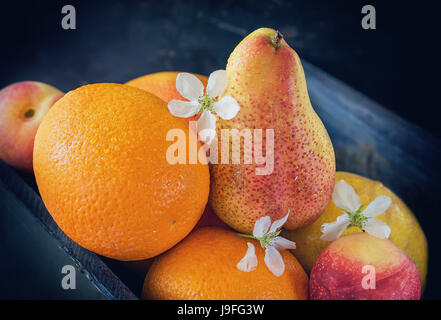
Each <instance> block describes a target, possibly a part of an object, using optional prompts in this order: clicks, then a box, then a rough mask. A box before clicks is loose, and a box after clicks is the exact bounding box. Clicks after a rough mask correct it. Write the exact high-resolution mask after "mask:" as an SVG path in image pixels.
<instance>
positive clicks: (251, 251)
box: [237, 242, 257, 272]
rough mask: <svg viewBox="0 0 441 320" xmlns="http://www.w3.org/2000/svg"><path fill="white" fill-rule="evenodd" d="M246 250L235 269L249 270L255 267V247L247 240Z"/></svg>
mask: <svg viewBox="0 0 441 320" xmlns="http://www.w3.org/2000/svg"><path fill="white" fill-rule="evenodd" d="M247 245H248V250H247V252H246V253H245V256H244V257H243V258H242V260H240V261H239V263H238V264H237V269H239V270H241V271H243V272H250V271H253V270H255V269H256V268H257V257H256V249H255V248H254V245H253V244H252V243H251V242H247Z"/></svg>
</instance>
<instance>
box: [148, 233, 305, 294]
mask: <svg viewBox="0 0 441 320" xmlns="http://www.w3.org/2000/svg"><path fill="white" fill-rule="evenodd" d="M247 242H253V244H254V246H255V248H256V256H257V260H258V265H257V268H256V269H255V270H254V271H251V272H243V271H240V270H239V269H237V267H236V265H237V263H238V262H239V261H240V260H241V259H242V258H243V256H244V255H245V252H246V251H247ZM264 254H265V253H264V250H263V249H262V248H261V247H260V245H259V243H258V242H257V241H254V240H250V239H245V238H242V237H239V236H237V235H236V234H235V233H234V232H233V231H229V230H226V229H222V228H217V227H205V228H201V229H198V230H195V231H194V232H192V233H191V235H190V236H188V237H187V238H185V239H184V240H183V241H182V242H181V243H179V244H178V245H177V246H176V247H174V248H173V249H171V250H170V251H168V252H166V253H165V254H164V255H161V256H160V257H157V258H156V259H155V262H154V263H153V265H152V266H151V268H150V270H149V272H148V274H147V277H146V279H145V282H144V287H143V298H146V299H172V300H175V299H185V300H188V299H204V300H205V299H207V300H211V299H228V300H241V299H251V300H255V299H265V300H267V299H276V300H278V299H280V300H297V299H307V298H308V276H307V275H306V273H305V272H304V271H303V269H302V267H301V266H300V264H299V262H298V261H297V259H296V258H295V257H294V256H293V255H292V254H291V253H290V252H288V251H282V252H281V254H282V257H283V260H284V262H285V272H284V273H283V274H282V275H281V276H280V277H276V276H275V275H273V274H272V273H271V272H270V271H269V270H268V268H267V266H266V265H265V263H264V260H263V259H264Z"/></svg>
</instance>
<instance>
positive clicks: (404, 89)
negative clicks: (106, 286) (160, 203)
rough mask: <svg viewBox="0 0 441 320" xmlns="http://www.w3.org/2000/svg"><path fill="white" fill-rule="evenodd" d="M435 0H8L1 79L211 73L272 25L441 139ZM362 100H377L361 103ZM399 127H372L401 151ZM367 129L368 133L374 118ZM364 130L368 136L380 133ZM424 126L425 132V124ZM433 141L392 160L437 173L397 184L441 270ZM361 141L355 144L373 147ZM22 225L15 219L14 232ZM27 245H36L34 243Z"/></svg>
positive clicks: (67, 85)
mask: <svg viewBox="0 0 441 320" xmlns="http://www.w3.org/2000/svg"><path fill="white" fill-rule="evenodd" d="M429 3H431V2H428V1H418V2H417V3H416V4H413V5H405V4H403V3H402V2H398V1H369V2H367V1H356V0H351V1H286V0H272V1H269V0H268V1H166V0H162V1H121V0H120V1H116V0H109V1H67V0H66V1H44V2H43V1H16V2H13V3H12V2H10V3H8V4H1V5H0V88H2V87H4V86H6V85H8V84H11V83H13V82H16V81H23V80H36V81H42V82H46V83H49V84H51V85H54V86H55V87H58V88H59V89H61V90H63V91H65V92H67V91H69V90H71V89H75V88H76V87H78V86H81V85H84V84H86V83H94V82H120V83H124V82H126V81H128V80H130V79H133V78H135V77H138V76H141V75H144V74H147V73H152V72H158V71H164V70H175V71H188V72H197V73H201V74H206V75H208V74H209V73H210V72H212V71H214V70H216V69H221V68H222V69H223V68H225V64H226V61H227V59H228V56H229V54H230V53H231V51H232V50H233V49H234V47H235V46H236V45H237V43H238V42H239V41H240V40H241V39H242V38H243V37H244V36H246V35H247V34H248V33H250V32H252V31H253V30H255V29H257V28H259V27H262V26H267V27H272V28H276V29H279V30H280V31H281V32H282V33H283V35H284V37H285V38H286V40H287V42H288V43H289V44H290V45H291V46H292V47H293V48H294V49H295V50H296V51H297V52H298V53H299V55H300V56H301V58H302V59H303V60H304V61H308V62H311V63H312V64H314V65H315V66H318V67H319V68H321V69H323V70H325V71H326V72H328V73H329V74H331V75H333V76H335V77H336V78H338V79H340V80H342V81H343V82H345V83H347V84H348V85H350V86H352V87H353V88H355V89H356V90H359V91H361V92H362V93H364V94H365V95H366V96H368V97H370V98H372V99H373V100H375V101H377V102H379V103H380V104H382V105H383V106H384V107H385V108H387V109H389V110H392V111H393V112H395V113H397V114H399V115H400V116H402V117H404V118H406V119H408V120H409V121H410V122H412V123H415V124H417V125H419V126H420V127H423V128H425V129H426V130H427V131H429V132H431V133H432V134H433V135H435V136H436V137H437V139H439V138H440V137H441V126H440V125H439V124H438V123H439V120H438V117H437V115H438V108H439V102H438V101H439V92H441V90H440V89H439V88H438V87H439V82H440V81H439V80H438V74H439V71H440V66H439V65H440V64H439V63H438V60H439V54H440V50H439V33H438V30H439V28H438V22H437V21H438V17H437V14H438V12H437V10H436V7H434V6H433V5H430V4H429ZM67 4H71V5H74V6H75V8H76V13H77V30H63V29H62V28H61V19H62V16H63V15H62V14H61V8H62V7H63V5H67ZM366 4H371V5H374V6H375V8H376V12H377V29H376V30H363V29H362V28H361V19H362V16H363V15H362V14H361V8H362V6H363V5H366ZM316 98H317V97H316ZM326 99H329V98H328V96H326ZM363 105H367V104H366V103H361V104H360V106H363ZM331 111H332V110H327V112H329V113H332V112H331ZM340 112H341V110H340ZM360 113H362V112H360ZM333 115H334V116H335V117H338V116H340V113H338V112H337V110H335V112H334V114H333ZM344 116H345V114H343V117H344ZM351 116H354V115H350V114H348V115H347V118H345V119H347V120H348V121H347V123H348V125H351V123H356V122H351V121H349V120H350V117H351ZM378 117H380V116H378ZM385 118H386V117H385ZM341 122H343V123H344V120H341ZM336 123H337V122H336ZM338 123H340V121H338ZM377 123H378V122H377ZM399 125H400V123H399V122H398V124H397V122H395V124H394V127H393V128H392V129H391V130H390V131H393V132H389V131H387V130H386V129H385V128H379V127H377V126H376V125H374V124H373V125H372V130H373V131H378V132H380V133H381V132H388V133H389V136H387V137H384V138H385V139H386V138H387V139H386V140H387V141H389V140H390V141H392V143H393V139H395V140H396V142H397V143H396V145H394V146H391V145H390V144H388V149H393V150H392V151H393V152H395V151H394V150H395V149H397V147H398V149H400V148H401V147H402V144H403V141H399V140H402V139H406V137H404V138H401V137H398V136H395V135H399V134H400V133H399V132H401V133H402V131H399V130H398V129H402V130H404V129H406V128H407V126H402V127H397V126H399ZM330 129H332V128H331V127H328V130H330ZM334 129H335V128H334ZM359 129H360V132H361V131H363V132H364V130H365V129H366V128H359ZM362 129H363V130H362ZM380 129H381V130H382V131H381V130H380ZM354 130H357V128H355V129H354ZM336 131H337V130H334V133H335V132H336ZM365 131H366V135H369V134H371V133H372V132H368V130H365ZM330 132H331V131H330ZM412 132H414V131H412ZM415 132H417V130H415ZM331 133H332V132H331ZM380 133H379V134H378V135H376V136H375V138H378V140H379V145H381V143H380V142H384V141H380V140H381V138H383V137H382V136H381V134H380ZM394 134H395V135H394ZM410 134H411V135H412V134H413V133H410ZM403 136H405V135H404V134H403ZM420 136H424V135H422V134H420V133H418V137H420ZM357 137H358V136H357ZM424 137H425V136H424ZM409 140H410V139H409ZM428 140H430V141H428V142H427V144H428V145H431V146H434V147H433V148H432V149H424V144H423V143H418V145H420V144H421V148H417V147H414V146H411V148H409V150H420V149H424V151H423V153H422V154H416V155H414V157H413V158H412V157H409V156H408V157H404V158H403V159H401V158H400V159H394V160H395V161H394V163H398V164H399V167H400V168H406V166H405V165H403V164H402V162H403V161H404V162H409V165H408V167H409V168H413V167H416V168H419V167H418V166H415V163H414V162H413V161H410V160H412V159H413V160H415V158H416V159H419V160H420V162H421V163H423V164H424V165H425V168H424V169H427V170H426V171H427V172H429V173H431V174H433V181H430V183H427V184H424V187H423V188H424V189H425V188H428V190H427V192H426V190H421V187H420V189H415V190H414V189H412V181H410V182H409V183H408V185H406V186H399V187H401V188H398V187H396V188H393V190H397V192H399V191H402V190H404V191H405V192H403V193H402V194H400V195H402V196H403V199H405V201H408V202H409V203H410V204H411V205H413V206H411V207H412V209H413V210H415V211H416V210H418V212H417V213H418V218H419V219H420V221H421V222H422V224H423V226H424V229H425V231H426V233H427V235H428V236H429V243H430V247H431V257H430V263H431V266H432V269H431V270H432V279H434V277H435V278H439V277H438V273H437V270H438V269H439V268H437V265H439V264H440V259H439V258H438V257H437V255H436V250H437V249H436V248H437V245H438V244H439V243H440V242H439V239H438V238H439V236H438V233H437V230H438V228H439V227H438V226H439V223H438V222H439V219H440V218H439V217H440V215H439V214H440V211H439V210H438V209H437V208H439V203H438V202H436V196H438V193H439V192H438V191H439V186H436V185H437V181H439V180H437V178H436V177H438V176H439V174H438V172H434V170H435V169H436V167H437V165H436V164H434V162H436V159H439V157H438V156H435V155H433V157H432V158H433V159H432V158H431V156H430V155H426V153H430V152H431V151H426V150H432V153H433V154H435V153H436V152H434V151H433V150H434V149H435V150H436V146H438V145H439V143H434V140H432V139H428ZM435 140H436V139H435ZM406 141H407V139H406ZM414 141H418V139H416V140H413V143H415V142H414ZM333 142H334V144H335V146H336V147H338V148H336V150H337V151H338V150H339V149H340V150H341V149H342V148H341V147H342V146H341V145H338V143H343V142H341V141H337V140H334V141H333ZM374 142H375V141H374ZM398 142H399V143H398ZM373 144H374V145H375V143H373ZM409 144H412V143H410V142H409ZM389 146H390V147H389ZM438 149H439V148H438ZM356 150H357V154H360V153H361V154H362V155H364V153H363V152H361V151H360V150H359V149H356ZM378 151H379V152H380V153H379V155H381V156H383V155H387V153H388V150H383V149H380V150H378ZM392 151H391V152H392ZM406 151H408V150H406ZM393 152H392V153H393ZM398 154H399V153H398ZM402 154H406V153H402ZM337 159H340V161H342V160H343V161H345V162H344V163H342V162H340V166H341V167H343V168H351V167H352V165H351V163H355V164H356V161H357V159H358V160H359V158H357V157H355V158H354V157H346V154H345V157H342V156H341V155H340V157H339V154H337ZM428 159H429V160H430V161H428ZM371 162H372V163H376V162H375V161H371ZM363 163H364V162H362V163H361V164H360V166H361V165H363ZM369 163H370V162H369V161H368V164H369ZM400 163H401V164H400ZM418 164H420V163H418ZM383 167H384V168H383ZM383 167H382V169H381V170H380V171H378V172H375V170H371V169H370V168H367V169H366V170H367V171H368V172H370V173H371V174H369V175H367V176H369V177H372V178H378V179H380V178H382V177H383V176H384V177H385V178H386V176H385V174H388V173H389V174H390V176H392V175H393V174H397V172H399V171H397V172H394V171H393V170H389V167H387V166H383ZM368 169H369V170H370V171H369V170H368ZM374 169H375V167H374ZM388 171H390V172H388ZM354 172H358V171H354ZM427 172H423V173H425V174H426V173H427ZM359 173H364V171H362V172H359ZM412 175H413V172H409V173H408V174H407V175H406V177H403V178H402V179H401V180H399V179H395V180H394V181H395V182H396V183H397V184H398V183H401V182H400V181H405V180H406V179H407V178H409V177H410V178H409V179H411V178H415V179H416V180H417V178H418V177H415V176H412ZM424 176H425V175H424ZM431 178H432V176H431ZM380 180H382V179H380ZM28 182H30V184H31V185H32V184H33V183H34V182H33V177H29V179H28ZM391 186H393V184H392V183H391ZM34 188H35V185H34ZM421 195H425V197H422V196H421ZM431 201H433V202H431ZM3 209H4V208H0V210H3ZM11 219H12V218H11ZM14 232H15V231H14V230H12V229H11V230H10V232H9V234H13V233H14ZM6 235H7V234H5V236H4V238H5V241H7V239H6V238H7V237H6ZM20 243H23V246H25V245H26V241H23V242H20ZM3 251H5V250H3ZM434 252H435V254H433V253H434ZM7 253H8V252H6V253H5V257H6V256H8V254H7ZM35 255H36V256H37V254H35ZM105 261H106V263H108V264H110V263H111V261H107V260H105ZM11 268H12V267H11ZM18 277H20V275H19V274H18V273H17V278H18ZM17 281H18V279H17ZM434 283H439V282H434ZM437 288H438V287H437V285H433V286H432V288H431V293H429V297H433V296H434V293H433V292H434V291H437ZM48 291H50V290H49V289H48ZM436 296H439V294H438V293H437V294H436Z"/></svg>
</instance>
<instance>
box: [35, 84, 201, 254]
mask: <svg viewBox="0 0 441 320" xmlns="http://www.w3.org/2000/svg"><path fill="white" fill-rule="evenodd" d="M165 105H166V103H165V102H164V101H162V100H161V99H159V98H158V97H156V96H154V95H152V94H150V93H148V92H146V91H144V90H140V89H138V88H134V87H130V86H126V85H121V84H110V83H102V84H93V85H87V86H84V87H81V88H79V89H76V90H74V91H71V92H69V93H68V94H66V95H65V96H64V97H63V98H62V99H60V100H59V101H58V102H57V103H56V104H55V105H54V107H53V108H51V109H50V111H49V112H48V114H47V115H46V117H45V118H44V119H43V122H42V123H41V125H40V127H39V129H38V131H37V135H36V138H35V147H34V170H35V176H36V180H37V184H38V188H39V191H40V193H41V196H42V198H43V201H44V204H45V205H46V207H47V209H48V211H49V212H50V214H51V215H52V217H53V218H54V220H55V221H56V223H57V224H58V226H59V227H60V228H61V229H62V230H63V231H64V232H65V233H66V234H67V235H68V236H69V237H70V238H72V239H73V240H74V241H75V242H77V243H78V244H79V245H81V246H83V247H85V248H87V249H89V250H91V251H94V252H96V253H98V254H101V255H104V256H107V257H110V258H115V259H119V260H141V259H146V258H150V257H153V256H156V255H158V254H160V253H162V252H164V251H165V250H167V249H169V248H171V247H172V246H174V245H175V244H176V243H178V242H179V241H180V240H181V239H183V238H184V237H185V236H186V235H187V234H188V233H189V232H190V231H191V230H192V228H193V227H194V226H195V224H196V223H197V222H198V220H199V218H200V217H201V214H202V212H203V211H204V207H205V204H206V202H207V198H208V192H209V172H208V166H207V165H202V164H199V163H198V164H185V165H184V164H176V165H172V164H169V163H168V161H167V159H166V150H167V148H168V147H169V145H170V144H172V142H168V141H166V134H167V132H168V130H170V129H175V128H176V129H181V130H183V131H184V132H185V133H186V135H187V138H188V134H189V132H190V134H191V139H196V137H194V134H193V133H192V132H191V131H189V130H188V129H189V127H188V124H187V121H186V120H185V119H180V118H176V117H173V116H172V115H170V113H169V112H168V110H167V108H166V106H165ZM187 148H188V143H187ZM187 155H188V150H187Z"/></svg>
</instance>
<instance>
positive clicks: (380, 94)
mask: <svg viewBox="0 0 441 320" xmlns="http://www.w3.org/2000/svg"><path fill="white" fill-rule="evenodd" d="M430 3H432V4H430ZM433 3H434V2H433V1H430V2H429V1H418V2H413V3H412V5H410V4H408V5H407V4H404V3H403V2H402V1H356V0H351V1H313V0H312V1H287V0H267V1H232V0H227V1H167V0H162V1H112V0H111V1H68V0H66V1H15V2H12V3H11V2H7V4H4V3H2V5H1V9H0V39H1V40H0V43H1V50H0V71H1V72H0V87H4V86H6V85H8V84H10V83H12V82H15V81H22V80H39V81H43V82H48V83H50V84H52V85H54V86H56V87H58V88H60V89H61V90H64V91H68V90H71V89H74V88H75V87H77V86H79V85H82V84H85V83H93V82H106V81H107V82H125V81H127V80H129V79H131V78H133V77H136V76H139V75H143V74H146V73H151V72H156V71H162V70H183V69H185V71H189V72H199V73H202V74H207V75H208V74H209V73H210V72H211V71H213V70H216V69H219V68H225V64H226V60H227V58H228V56H229V54H230V52H231V51H232V50H233V48H234V47H235V45H236V44H237V43H238V42H239V41H240V40H241V39H242V38H243V37H244V36H245V35H246V34H248V33H249V32H251V31H253V30H254V29H256V28H258V27H261V26H268V27H273V28H277V29H279V30H280V31H281V32H282V33H283V34H284V36H285V38H286V40H287V41H288V43H289V44H290V45H291V46H292V47H293V48H294V49H295V50H296V51H297V52H298V53H299V54H300V56H301V57H302V58H304V59H305V60H308V61H310V62H312V63H313V64H315V65H317V66H319V67H320V68H322V69H324V70H325V71H327V72H329V73H330V74H332V75H334V76H335V77H337V78H339V79H341V80H343V81H344V82H346V83H347V84H349V85H351V86H352V87H354V88H355V89H357V90H359V91H361V92H363V93H365V94H366V95H367V96H369V97H371V98H373V99H374V100H376V101H378V102H379V103H381V104H382V105H384V106H385V107H386V108H389V109H391V110H393V111H394V112H396V113H398V114H400V115H401V116H403V117H404V118H407V119H408V120H410V121H412V122H414V123H416V124H418V125H420V126H422V127H425V128H426V129H427V130H429V131H430V132H432V133H433V134H434V135H437V136H438V137H441V126H440V125H439V124H438V123H439V121H438V118H437V117H436V116H435V114H436V113H437V112H438V109H439V95H438V92H439V91H440V90H439V76H438V75H439V71H440V67H439V63H438V61H439V54H440V50H439V42H440V41H439V33H438V32H437V30H439V28H438V20H439V19H438V17H437V14H438V13H437V10H436V7H435V6H434V4H433ZM66 4H72V5H74V6H75V8H76V12H77V30H67V31H66V30H63V29H62V28H61V18H62V14H61V8H62V6H63V5H66ZM365 4H372V5H374V6H375V8H376V13H377V29H376V30H363V29H362V28H361V18H362V14H361V8H362V6H363V5H365ZM219 31H222V33H221V35H220V36H219ZM225 31H227V32H225ZM140 36H142V37H141V38H143V39H145V41H144V42H141V43H139V42H136V43H134V42H133V41H131V40H133V38H134V37H136V38H139V37H140ZM96 39H100V40H99V41H96ZM104 44H105V45H104ZM109 66H111V67H109Z"/></svg>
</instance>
